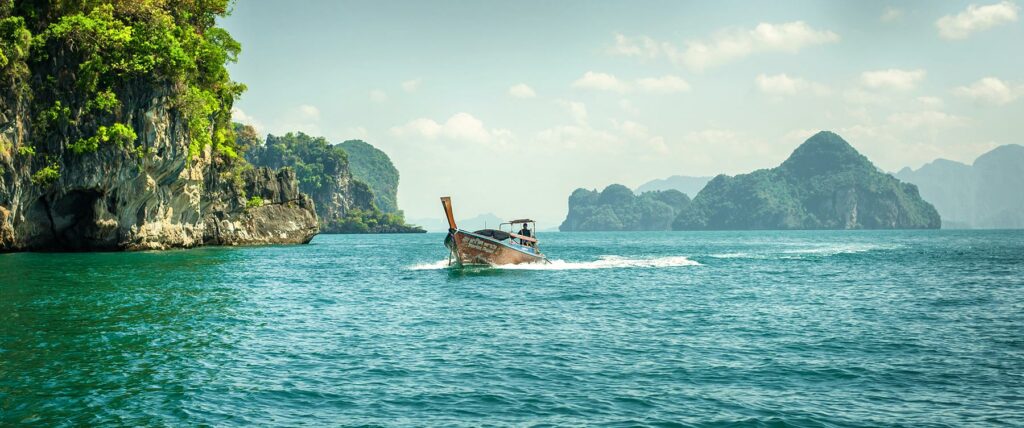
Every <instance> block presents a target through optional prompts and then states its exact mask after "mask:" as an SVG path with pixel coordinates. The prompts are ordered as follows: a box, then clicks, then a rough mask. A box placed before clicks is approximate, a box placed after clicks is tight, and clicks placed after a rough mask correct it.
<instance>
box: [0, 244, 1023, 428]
mask: <svg viewBox="0 0 1024 428" xmlns="http://www.w3.org/2000/svg"><path fill="white" fill-rule="evenodd" d="M540 238H541V240H542V243H541V248H542V249H543V250H544V251H545V252H546V253H547V254H548V256H549V257H551V258H552V260H553V263H552V264H550V265H542V266H519V267H514V268H508V269H471V270H450V269H447V268H445V266H444V265H445V257H446V255H447V253H446V250H445V249H444V247H443V245H442V240H443V235H442V234H426V235H378V236H370V235H362V236H354V235H349V236H339V235H335V236H318V237H317V238H316V239H314V241H313V243H312V244H311V245H306V246H294V247H261V248H204V249H196V250H187V251H167V252H145V253H91V254H34V253H26V254H0V425H11V424H19V423H25V424H34V425H45V426H78V425H98V424H118V425H185V426H194V425H215V426H254V425H256V426H262V425H287V426H294V425H311V426H335V425H383V426H395V425H409V426H423V425H434V426H458V425H469V426H478V425H554V426H561V425H594V424H607V425H614V426H644V425H677V424H678V425H683V426H688V425H700V426H716V425H722V426H736V425H747V424H750V425H767V426H957V427H959V426H992V425H996V426H1000V425H1001V426H1022V425H1024V232H1022V231H813V232H812V231H800V232H692V233H690V232H672V233H576V234H567V233H547V234H544V233H541V236H540Z"/></svg>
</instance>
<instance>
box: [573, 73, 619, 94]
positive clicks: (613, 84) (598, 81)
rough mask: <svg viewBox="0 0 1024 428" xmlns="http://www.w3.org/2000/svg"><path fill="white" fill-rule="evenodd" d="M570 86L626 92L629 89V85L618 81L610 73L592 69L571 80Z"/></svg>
mask: <svg viewBox="0 0 1024 428" xmlns="http://www.w3.org/2000/svg"><path fill="white" fill-rule="evenodd" d="M572 87H574V88H580V89H594V90H598V91H612V92H626V91H628V90H629V85H627V84H626V83H624V82H622V81H620V80H619V79H618V78H617V77H615V76H613V75H611V74H607V73H598V72H593V71H588V72H586V73H583V77H580V78H579V79H576V81H575V82H572Z"/></svg>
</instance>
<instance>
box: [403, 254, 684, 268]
mask: <svg viewBox="0 0 1024 428" xmlns="http://www.w3.org/2000/svg"><path fill="white" fill-rule="evenodd" d="M681 266H700V263H698V262H696V261H693V260H690V259H689V258H686V257H685V256H669V257H657V258H647V259H633V258H626V257H620V256H601V257H599V258H598V259H597V260H593V261H588V262H569V261H565V260H551V263H525V264H519V265H502V266H492V267H485V268H483V269H501V270H584V269H616V268H668V267H681ZM447 268H448V260H441V261H437V262H433V263H421V264H417V265H413V266H410V267H409V269H410V270H436V269H447Z"/></svg>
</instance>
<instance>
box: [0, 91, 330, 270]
mask: <svg viewBox="0 0 1024 428" xmlns="http://www.w3.org/2000/svg"><path fill="white" fill-rule="evenodd" d="M140 98H141V99H138V100H132V101H128V100H127V99H126V102H125V104H126V107H128V108H127V109H126V110H128V112H129V113H128V114H127V117H126V121H127V122H128V123H131V124H133V125H134V126H133V128H134V129H135V130H136V133H137V134H138V139H137V140H136V142H135V145H134V146H133V147H117V146H114V145H107V146H103V147H101V148H100V149H99V150H97V151H95V152H93V153H84V154H74V153H72V152H70V151H69V150H67V149H66V147H60V146H57V147H52V150H50V151H49V152H48V153H49V155H47V156H40V155H38V154H29V153H28V150H26V149H25V147H29V146H27V144H26V141H27V138H26V137H27V134H28V132H30V127H29V125H28V124H27V123H26V121H25V119H24V114H21V113H19V111H18V106H19V105H21V103H19V101H18V100H17V99H14V100H12V99H10V98H7V97H4V98H3V99H0V103H2V107H3V109H2V110H0V115H2V116H0V119H4V120H3V121H0V130H2V131H0V147H2V148H3V149H2V150H0V169H2V173H0V250H3V251H16V250H120V249H128V250H140V249H166V248H173V247H194V246H199V245H203V244H217V245H245V244H269V243H304V242H308V241H309V240H310V239H312V237H313V236H314V235H315V234H316V233H317V231H318V228H317V221H316V214H315V212H314V207H313V203H312V201H311V200H310V199H309V197H308V196H306V195H303V194H300V193H299V192H298V183H297V181H296V179H295V174H294V172H291V171H281V172H280V173H276V174H275V173H273V172H271V171H270V170H268V169H266V168H261V169H257V170H249V171H241V172H234V171H231V170H230V169H229V167H228V166H227V165H221V164H220V163H219V162H216V161H215V158H214V156H213V154H212V153H211V149H210V148H206V149H204V150H203V151H202V152H201V153H200V154H199V155H198V156H197V157H195V158H193V159H189V154H188V151H189V141H188V136H187V134H186V133H185V132H184V126H183V124H182V119H181V117H180V115H179V114H178V113H176V112H175V111H174V110H173V109H172V108H170V107H169V101H168V99H167V97H166V96H164V95H162V94H161V93H160V92H159V91H155V92H154V93H152V94H150V96H148V97H140ZM139 153H144V155H142V156H140V155H139ZM47 167H52V169H53V170H55V171H58V172H59V175H58V176H57V177H56V178H55V179H54V180H53V181H51V182H47V181H45V180H43V179H42V178H40V176H39V175H38V173H36V174H35V177H34V176H33V175H34V174H33V171H39V170H43V169H44V168H47ZM235 176H237V177H235ZM253 196H260V197H261V198H262V201H264V203H263V204H262V206H259V207H248V208H247V207H246V203H247V201H248V199H247V197H253Z"/></svg>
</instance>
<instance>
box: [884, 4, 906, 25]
mask: <svg viewBox="0 0 1024 428" xmlns="http://www.w3.org/2000/svg"><path fill="white" fill-rule="evenodd" d="M900 18H903V9H899V8H895V7H892V6H889V7H886V8H885V10H883V11H882V16H880V17H879V18H878V20H879V21H882V22H893V21H897V20H899V19H900Z"/></svg>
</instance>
